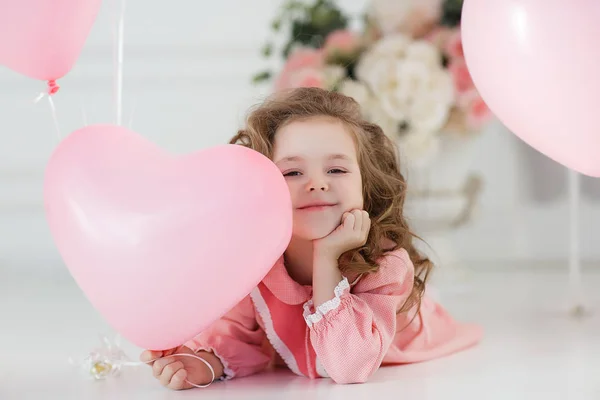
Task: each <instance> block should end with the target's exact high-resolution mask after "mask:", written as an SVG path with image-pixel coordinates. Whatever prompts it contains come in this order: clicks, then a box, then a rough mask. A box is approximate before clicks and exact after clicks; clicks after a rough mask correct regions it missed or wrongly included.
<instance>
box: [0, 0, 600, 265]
mask: <svg viewBox="0 0 600 400" xmlns="http://www.w3.org/2000/svg"><path fill="white" fill-rule="evenodd" d="M363 3H364V1H354V0H346V1H342V2H341V4H343V5H345V6H346V7H347V8H348V9H351V10H353V11H354V12H356V11H359V10H360V8H361V6H362V4H363ZM115 4H116V3H115V1H114V0H106V1H105V3H104V5H103V9H102V12H101V15H100V16H99V18H98V20H97V21H96V24H95V26H94V30H93V32H92V34H91V36H90V38H89V40H88V43H87V45H86V47H85V49H84V51H83V53H82V55H81V57H80V59H79V61H78V63H77V65H76V67H75V68H74V69H73V70H72V71H71V73H70V74H69V75H68V76H67V77H65V78H64V79H61V80H60V82H59V84H60V85H61V86H62V89H61V91H60V92H59V94H58V95H57V96H55V98H54V99H55V103H56V107H57V115H58V120H59V123H60V130H61V134H62V135H63V136H64V135H66V134H67V133H68V132H71V131H72V130H74V129H77V128H78V127H80V126H82V125H83V120H84V114H85V119H87V122H88V123H101V122H114V121H115V119H114V118H115V117H114V116H115V112H114V106H113V105H114V101H113V100H114V97H113V95H114V91H113V58H112V51H113V50H112V49H113V42H112V36H111V18H112V12H113V11H114V6H115ZM166 4H167V3H166V2H164V1H156V0H127V7H126V15H125V60H124V61H125V69H124V105H123V110H124V117H123V123H124V124H125V125H128V124H129V122H130V119H131V118H132V122H133V124H132V126H133V128H134V129H135V130H137V131H138V132H140V133H142V134H144V135H145V136H147V137H148V138H150V139H151V140H153V141H155V142H156V143H158V144H159V145H161V146H163V147H165V148H167V149H169V150H174V151H180V152H188V151H193V150H195V149H199V148H203V147H207V146H211V145H215V144H220V143H223V142H225V141H227V140H228V138H229V137H230V136H231V135H232V134H233V133H234V132H235V130H236V129H237V127H238V126H239V124H240V123H241V121H242V118H243V116H244V114H245V111H246V109H247V107H248V106H249V105H251V104H253V103H255V102H257V101H259V100H260V98H261V97H262V96H263V95H265V94H266V93H267V92H266V91H265V89H257V88H254V87H252V86H251V84H250V77H251V75H252V74H253V73H254V72H257V71H259V70H260V69H262V68H263V67H264V66H265V61H264V60H263V59H262V58H261V57H260V55H259V49H260V47H261V46H262V44H263V43H264V40H265V39H266V38H267V35H268V34H269V30H268V27H269V23H270V20H271V18H272V17H273V15H274V14H275V11H276V7H277V6H278V4H280V2H279V1H277V0H254V1H252V2H250V1H247V0H222V1H218V2H217V1H210V2H209V1H197V0H196V1H193V0H185V1H184V0H178V1H175V2H172V3H169V6H166ZM238 29H241V32H238V31H237V30H238ZM0 88H1V90H0V263H1V264H0V265H10V264H12V265H21V264H23V265H34V266H36V267H47V266H48V267H49V266H52V265H59V263H58V260H59V256H58V254H57V252H56V250H55V248H54V246H53V244H52V240H51V237H50V234H49V231H48V229H47V227H46V224H45V220H44V214H43V209H42V191H41V186H42V177H43V172H44V165H45V162H46V160H47V159H48V157H49V155H50V153H51V151H52V150H53V148H54V146H55V145H56V143H57V141H56V135H55V131H54V128H53V123H52V119H51V114H50V108H49V105H48V103H47V101H45V100H44V101H42V102H40V103H39V104H33V99H34V98H35V97H36V95H37V93H38V92H39V91H40V90H43V89H44V83H43V82H36V81H32V80H29V79H27V78H24V77H20V76H19V75H18V74H16V73H13V72H12V71H9V70H7V69H0ZM478 145H479V146H480V147H479V151H478V155H477V159H476V160H475V168H477V169H478V170H479V171H480V172H481V173H482V174H483V176H484V178H485V184H486V186H485V192H484V194H483V197H482V204H481V208H480V212H479V215H478V219H477V220H476V221H475V222H474V224H473V225H472V226H470V227H469V228H467V229H463V230H462V231H460V232H457V233H456V234H455V235H454V236H453V240H454V241H455V243H456V245H457V248H458V249H459V250H460V251H461V254H462V255H463V256H465V257H466V258H468V259H472V260H490V259H493V260H501V259H507V260H511V259H523V260H536V259H563V258H565V257H566V256H567V254H568V246H567V244H568V240H567V239H568V236H567V234H568V230H567V228H568V208H567V202H566V193H565V194H564V195H563V196H562V197H561V198H558V199H556V200H555V201H554V202H551V203H548V204H540V203H536V202H535V201H532V200H531V199H530V196H529V195H528V190H527V187H528V185H529V183H528V182H529V181H530V179H531V177H532V175H531V174H530V169H529V168H530V167H529V164H527V163H528V162H531V160H532V158H531V153H528V154H529V155H525V156H524V154H523V151H522V145H521V144H519V142H518V140H516V139H515V138H514V137H513V136H512V135H511V134H509V133H508V132H506V131H505V130H504V129H503V128H502V126H501V125H498V126H495V127H492V128H491V129H490V131H488V132H486V133H485V135H483V136H482V138H481V139H480V143H479V144H478ZM492 155H494V157H495V159H492ZM538 161H539V160H538ZM536 168H537V169H536V171H537V174H538V175H535V176H533V178H534V179H535V180H536V181H538V180H539V179H544V177H545V178H546V179H550V180H551V181H552V180H556V181H557V183H560V182H559V181H558V179H559V178H560V174H562V172H561V168H560V167H558V168H557V167H556V166H555V165H554V166H553V163H549V164H548V165H546V166H542V167H541V168H540V167H539V165H538V166H537V167H536ZM544 171H549V172H547V173H546V172H544ZM540 174H541V175H540ZM544 174H546V175H544ZM557 174H558V175H557ZM540 176H541V177H542V178H540ZM561 184H562V187H561V189H559V190H558V192H559V193H560V192H561V191H562V190H563V189H564V182H562V183H561ZM597 186H600V185H597ZM598 197H600V196H598ZM584 200H585V203H584V204H582V210H581V213H582V221H581V222H582V225H581V233H582V238H581V239H582V241H581V246H582V253H583V255H584V257H585V258H586V259H590V260H592V259H594V260H600V246H598V245H597V244H598V240H597V239H594V238H597V237H599V236H600V227H599V225H598V222H600V204H599V203H598V201H597V200H596V202H592V201H590V200H589V199H586V198H584Z"/></svg>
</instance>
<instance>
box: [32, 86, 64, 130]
mask: <svg viewBox="0 0 600 400" xmlns="http://www.w3.org/2000/svg"><path fill="white" fill-rule="evenodd" d="M59 90H60V86H58V84H57V83H56V81H55V80H49V81H48V89H47V90H46V92H41V93H40V94H39V95H38V96H37V97H36V98H35V99H34V101H33V102H34V103H36V104H37V103H38V102H39V101H40V100H42V99H43V98H44V97H46V96H47V97H48V102H49V103H50V111H51V112H52V120H53V122H54V129H55V130H56V137H57V140H58V141H60V139H61V137H62V135H61V134H60V127H59V125H58V118H57V117H56V107H55V106H54V101H52V96H54V95H55V94H56V93H57V92H58V91H59Z"/></svg>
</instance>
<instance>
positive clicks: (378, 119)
mask: <svg viewBox="0 0 600 400" xmlns="http://www.w3.org/2000/svg"><path fill="white" fill-rule="evenodd" d="M365 111H366V114H367V119H368V120H369V121H370V122H372V123H374V124H377V125H379V127H380V128H381V129H382V130H383V133H385V134H386V136H388V137H389V138H391V139H392V140H394V141H396V140H398V120H397V119H396V118H393V117H391V116H390V115H389V114H388V113H386V112H385V110H384V108H383V107H382V106H381V104H380V103H379V102H378V101H377V100H375V99H372V101H370V102H369V103H368V106H367V107H365Z"/></svg>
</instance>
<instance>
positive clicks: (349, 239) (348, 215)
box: [314, 210, 371, 261]
mask: <svg viewBox="0 0 600 400" xmlns="http://www.w3.org/2000/svg"><path fill="white" fill-rule="evenodd" d="M370 229H371V219H370V218H369V213H367V212H366V211H364V210H353V211H351V212H345V213H344V214H343V215H342V223H341V224H340V226H338V227H337V228H336V229H335V230H334V231H333V232H331V233H330V234H329V235H327V236H325V237H324V238H322V239H318V240H315V242H314V251H315V256H317V257H325V258H329V259H332V260H335V261H337V260H338V259H339V258H340V256H341V255H342V254H343V253H345V252H346V251H348V250H352V249H356V248H358V247H361V246H363V245H364V244H365V243H366V242H367V238H368V237H369V231H370Z"/></svg>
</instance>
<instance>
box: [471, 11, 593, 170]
mask: <svg viewBox="0 0 600 400" xmlns="http://www.w3.org/2000/svg"><path fill="white" fill-rule="evenodd" d="M599 21H600V1H599V0H569V1H555V0H465V2H464V5H463V12H462V23H461V27H462V28H461V29H462V40H463V47H464V52H465V58H466V62H467V66H468V68H469V70H470V72H471V75H472V77H473V81H474V83H475V86H476V87H477V89H478V90H479V92H480V93H481V96H482V97H483V99H484V101H485V102H486V103H487V104H488V106H489V107H490V109H491V110H492V111H493V113H494V114H495V115H496V116H497V117H498V118H499V119H500V120H501V121H502V122H503V123H504V124H505V125H506V127H507V128H509V129H510V130H511V131H513V132H514V133H515V134H516V135H518V136H519V137H520V138H521V139H522V140H523V141H525V142H526V143H528V144H529V145H531V146H532V147H534V148H535V149H537V150H538V151H540V152H541V153H544V154H546V155H547V156H548V157H550V158H552V159H554V160H555V161H557V162H559V163H561V164H563V165H565V166H567V167H569V168H571V169H573V170H575V171H578V172H581V173H583V174H586V175H590V176H596V177H599V176H600V157H599V156H600V124H599V121H600V119H599V117H598V115H599V110H600V79H598V73H599V71H600V45H598V40H599V38H600V23H599Z"/></svg>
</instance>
